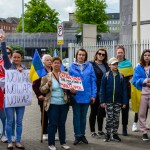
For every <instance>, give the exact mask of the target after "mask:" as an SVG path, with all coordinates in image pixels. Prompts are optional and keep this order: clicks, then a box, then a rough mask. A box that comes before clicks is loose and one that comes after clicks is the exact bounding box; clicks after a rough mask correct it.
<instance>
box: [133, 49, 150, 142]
mask: <svg viewBox="0 0 150 150" xmlns="http://www.w3.org/2000/svg"><path fill="white" fill-rule="evenodd" d="M132 84H133V85H134V86H135V87H136V89H138V91H139V92H140V96H139V97H140V105H139V104H136V105H137V106H139V116H138V117H139V126H140V130H141V131H142V132H143V136H142V139H143V141H147V140H149V138H148V135H147V127H146V113H147V108H150V50H144V51H143V53H142V55H141V58H140V63H139V64H138V65H137V66H136V67H135V70H134V75H133V78H132ZM136 101H138V100H136Z"/></svg>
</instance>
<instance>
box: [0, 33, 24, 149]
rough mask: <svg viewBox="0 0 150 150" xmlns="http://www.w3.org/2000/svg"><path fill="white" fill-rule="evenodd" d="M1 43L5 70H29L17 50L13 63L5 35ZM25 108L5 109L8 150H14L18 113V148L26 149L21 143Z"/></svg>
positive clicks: (1, 36)
mask: <svg viewBox="0 0 150 150" xmlns="http://www.w3.org/2000/svg"><path fill="white" fill-rule="evenodd" d="M0 41H1V50H2V55H3V60H4V67H5V69H10V70H14V69H15V70H18V71H20V72H22V70H24V69H27V68H26V67H25V66H23V65H22V64H21V60H22V56H23V54H22V53H21V52H20V51H18V50H16V51H14V52H13V54H12V62H11V61H10V59H9V58H8V54H7V51H6V43H5V33H4V32H3V34H1V35H0ZM24 111H25V106H20V107H8V108H5V113H6V119H7V121H6V133H7V138H8V146H7V149H10V150H12V149H13V144H12V138H11V135H12V125H13V118H14V112H16V144H15V146H16V148H18V149H25V148H24V146H23V145H22V144H21V143H20V141H21V135H22V121H23V116H24Z"/></svg>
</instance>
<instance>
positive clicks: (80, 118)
mask: <svg viewBox="0 0 150 150" xmlns="http://www.w3.org/2000/svg"><path fill="white" fill-rule="evenodd" d="M87 57H88V56H87V52H86V50H84V49H79V50H78V51H77V53H76V61H75V62H74V63H73V64H72V65H71V66H70V67H69V74H70V75H71V76H74V77H80V78H81V80H82V84H83V88H84V91H76V95H75V96H73V98H74V100H75V103H74V105H73V106H72V108H73V126H74V133H75V141H74V145H77V144H78V143H79V142H83V143H85V144H88V141H87V139H86V137H85V129H86V116H87V111H88V107H89V104H90V103H92V104H93V103H94V102H95V98H96V93H97V87H96V76H95V73H94V70H93V67H92V65H91V63H90V62H88V61H87Z"/></svg>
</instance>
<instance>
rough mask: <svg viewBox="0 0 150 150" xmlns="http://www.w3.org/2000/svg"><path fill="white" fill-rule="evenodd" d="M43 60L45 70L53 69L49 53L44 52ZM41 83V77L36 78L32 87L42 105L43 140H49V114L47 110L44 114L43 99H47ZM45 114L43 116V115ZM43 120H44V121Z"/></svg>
mask: <svg viewBox="0 0 150 150" xmlns="http://www.w3.org/2000/svg"><path fill="white" fill-rule="evenodd" d="M42 62H43V64H44V68H45V70H46V71H47V73H48V72H51V71H52V67H51V65H52V57H51V56H50V55H49V54H44V55H43V56H42ZM40 85H41V78H39V79H37V80H35V81H34V82H33V84H32V88H33V91H34V92H35V94H36V97H37V99H38V104H39V106H40V110H41V125H42V124H43V126H42V135H43V137H42V138H43V140H47V139H48V132H47V128H48V116H47V112H44V114H43V101H44V99H45V94H43V93H42V92H41V91H40V89H39V87H40ZM42 116H43V117H42ZM42 121H43V122H42Z"/></svg>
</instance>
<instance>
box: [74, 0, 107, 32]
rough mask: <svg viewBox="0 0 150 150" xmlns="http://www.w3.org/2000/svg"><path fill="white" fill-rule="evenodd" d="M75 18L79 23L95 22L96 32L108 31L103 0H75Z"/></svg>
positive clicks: (105, 5)
mask: <svg viewBox="0 0 150 150" xmlns="http://www.w3.org/2000/svg"><path fill="white" fill-rule="evenodd" d="M75 5H76V11H75V18H76V21H77V22H78V23H80V24H83V23H85V24H96V25H97V31H98V32H107V31H109V28H108V25H107V24H106V21H107V20H108V19H109V17H108V16H107V14H106V12H105V9H106V7H107V4H106V2H105V0H75Z"/></svg>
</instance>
